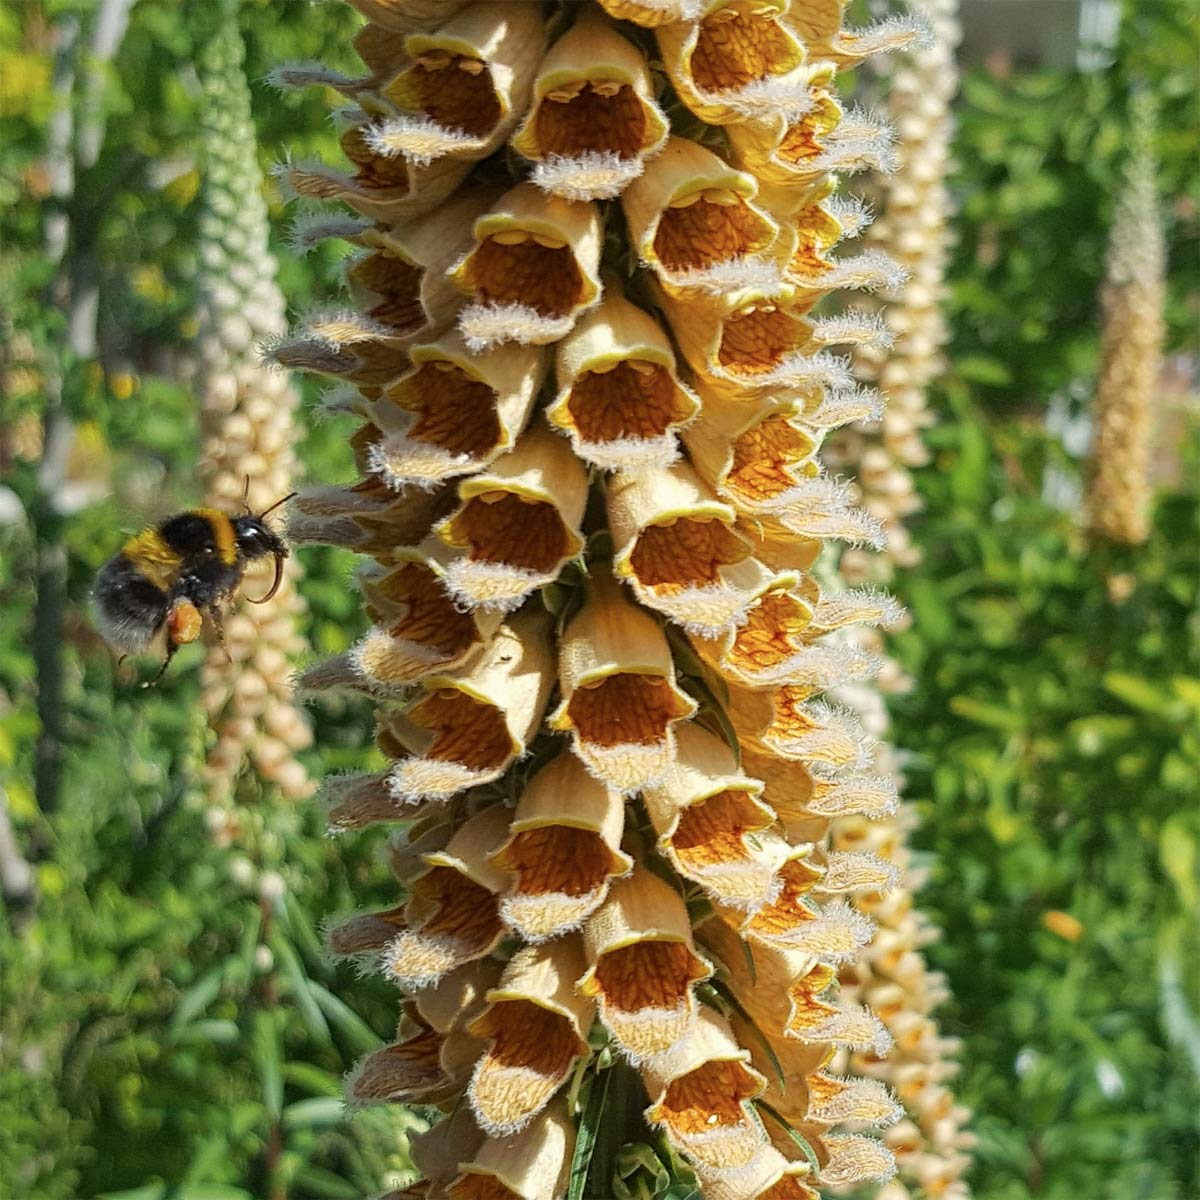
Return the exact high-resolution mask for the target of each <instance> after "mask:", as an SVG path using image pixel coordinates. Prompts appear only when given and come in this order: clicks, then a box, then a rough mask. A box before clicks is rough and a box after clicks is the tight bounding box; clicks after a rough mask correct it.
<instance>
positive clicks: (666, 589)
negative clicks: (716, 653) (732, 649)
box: [608, 463, 761, 635]
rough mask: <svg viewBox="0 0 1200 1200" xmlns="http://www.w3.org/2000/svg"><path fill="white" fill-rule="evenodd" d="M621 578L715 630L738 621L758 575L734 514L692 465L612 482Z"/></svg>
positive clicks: (682, 617) (673, 612)
mask: <svg viewBox="0 0 1200 1200" xmlns="http://www.w3.org/2000/svg"><path fill="white" fill-rule="evenodd" d="M608 519H609V523H610V525H611V527H612V535H613V546H614V550H615V556H614V559H613V569H614V571H615V572H616V574H617V577H618V578H621V579H626V580H628V581H629V584H630V586H631V587H632V588H633V592H634V594H635V595H636V596H637V598H638V599H639V600H640V601H641V602H642V603H643V604H646V605H649V606H650V607H651V608H656V609H658V611H659V612H661V613H663V614H665V615H666V616H668V617H670V619H671V620H672V621H676V622H678V623H679V624H681V625H683V626H684V627H685V628H686V629H687V630H688V631H689V632H695V633H701V634H709V635H713V634H716V633H719V632H720V631H721V630H723V629H728V628H730V627H732V626H734V625H737V624H738V623H740V621H741V620H742V619H743V617H744V614H745V611H746V606H747V605H748V604H749V603H750V602H751V601H752V600H753V599H754V596H755V594H756V590H757V586H758V583H759V578H760V574H761V572H760V570H759V568H758V564H757V563H755V562H753V561H752V560H751V559H750V549H751V547H750V544H749V543H748V542H747V541H746V539H745V538H743V537H742V536H741V535H740V534H738V533H737V532H736V531H735V530H734V524H735V522H736V514H735V513H734V511H733V509H732V508H730V507H729V505H727V504H723V503H721V501H719V500H717V499H716V498H715V497H714V496H713V495H712V494H711V493H710V492H709V491H708V490H707V489H706V488H705V487H704V485H703V484H702V483H701V482H700V480H699V478H698V477H697V475H696V473H695V472H694V471H693V470H692V469H691V467H689V466H686V465H684V464H682V463H681V464H678V465H676V466H673V467H658V468H649V469H647V470H645V471H642V472H641V473H639V474H622V475H618V476H616V477H615V478H614V479H613V480H612V481H611V482H610V484H609V486H608Z"/></svg>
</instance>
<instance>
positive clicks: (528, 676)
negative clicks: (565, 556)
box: [388, 610, 553, 799]
mask: <svg viewBox="0 0 1200 1200" xmlns="http://www.w3.org/2000/svg"><path fill="white" fill-rule="evenodd" d="M548 627H549V618H548V617H547V616H546V615H544V614H542V613H539V612H537V611H536V610H533V611H529V612H522V613H518V614H517V615H516V616H515V617H513V618H512V619H511V620H510V621H509V622H508V623H507V624H505V625H503V626H502V627H501V628H500V630H499V631H498V632H497V633H496V635H495V637H494V638H493V639H492V643H491V645H490V646H489V647H488V649H487V651H486V653H485V654H484V655H483V656H482V657H481V658H480V659H479V661H478V662H476V663H475V664H474V665H473V666H471V667H470V668H468V669H467V670H464V671H462V672H461V673H459V674H454V675H433V676H430V677H428V678H426V679H424V680H423V681H422V687H423V689H424V694H423V695H422V696H421V697H420V698H419V699H417V700H416V701H415V702H414V703H413V704H412V706H411V707H410V708H409V709H408V710H407V711H406V712H405V713H404V715H403V716H402V717H396V718H394V719H393V720H391V721H390V722H389V723H388V730H389V732H390V735H391V738H392V739H393V742H394V749H395V755H394V756H395V757H399V761H398V762H397V763H396V764H395V766H393V767H392V771H391V789H392V793H393V794H394V795H395V796H396V797H397V799H419V798H422V797H428V798H431V799H446V798H448V797H450V796H452V795H454V794H455V793H456V792H460V791H463V790H465V789H466V788H469V787H475V786H477V785H478V784H481V783H489V782H490V781H491V780H493V779H498V778H499V777H500V776H501V775H502V774H503V773H504V771H505V770H506V769H507V768H508V766H509V765H510V764H511V763H512V762H513V761H514V760H515V759H517V758H519V757H520V756H521V755H522V754H524V753H525V748H526V745H527V744H528V742H529V740H530V739H531V738H532V736H533V734H534V732H535V731H536V730H537V728H538V725H539V724H540V722H541V719H542V712H543V710H544V708H545V705H546V700H547V698H548V696H549V693H550V687H551V684H552V683H553V674H552V670H553V668H552V664H551V661H550V657H549V650H548V647H547V646H546V644H545V643H546V632H547V629H548ZM389 749H392V745H391V744H389ZM405 750H409V751H410V753H408V754H405Z"/></svg>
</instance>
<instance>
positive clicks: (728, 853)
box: [643, 723, 788, 909]
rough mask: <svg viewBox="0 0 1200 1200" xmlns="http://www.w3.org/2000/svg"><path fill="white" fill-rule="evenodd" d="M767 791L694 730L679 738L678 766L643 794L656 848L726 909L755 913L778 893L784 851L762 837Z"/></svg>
mask: <svg viewBox="0 0 1200 1200" xmlns="http://www.w3.org/2000/svg"><path fill="white" fill-rule="evenodd" d="M761 791H762V785H761V784H760V783H759V782H758V780H756V779H751V778H749V777H748V776H746V775H743V774H742V773H741V771H740V770H739V769H738V765H737V762H736V760H735V758H734V755H733V752H732V750H730V748H729V747H728V746H727V745H726V744H725V742H724V741H723V740H722V739H721V738H718V737H716V736H715V735H714V734H711V733H708V732H707V731H706V730H703V729H700V728H699V727H697V726H696V725H695V724H694V723H693V724H688V725H685V726H683V727H682V728H681V729H680V730H679V733H678V735H677V738H676V759H675V762H674V763H672V766H671V770H670V771H669V772H668V774H667V775H666V777H665V778H664V779H663V780H662V782H661V783H659V784H657V785H655V786H653V787H648V788H646V789H645V790H644V792H643V798H644V800H645V802H646V811H647V812H648V813H649V816H650V823H651V824H652V825H653V826H654V829H655V832H656V833H657V834H658V835H659V837H658V845H659V848H660V850H661V851H662V852H663V854H664V855H665V856H666V858H667V860H668V861H669V862H670V863H671V865H672V866H673V867H674V868H675V869H676V870H677V871H678V872H679V873H680V874H681V875H682V876H684V878H686V879H691V880H692V881H693V882H695V883H698V884H699V885H700V886H701V887H703V888H704V889H705V891H707V892H709V893H710V894H711V895H713V896H714V897H716V898H717V899H718V900H720V901H722V902H723V903H725V904H729V905H733V906H734V907H738V908H746V909H753V908H756V907H758V906H759V905H761V904H763V903H765V902H767V901H768V900H769V899H771V898H772V896H773V895H774V894H775V892H776V891H777V890H778V884H777V882H776V878H775V877H776V872H777V871H778V869H779V867H780V866H781V865H782V863H783V861H784V860H785V858H786V857H787V855H788V847H787V844H786V843H785V842H784V841H783V840H782V839H781V838H779V837H778V836H777V835H775V834H772V833H768V832H764V831H766V830H768V829H769V827H770V826H771V825H772V824H773V823H774V820H775V814H774V813H773V812H772V811H771V810H770V809H769V808H767V806H766V805H765V804H763V803H762V802H761V801H760V800H759V798H758V797H759V794H760V793H761Z"/></svg>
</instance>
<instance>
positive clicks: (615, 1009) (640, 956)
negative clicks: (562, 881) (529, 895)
mask: <svg viewBox="0 0 1200 1200" xmlns="http://www.w3.org/2000/svg"><path fill="white" fill-rule="evenodd" d="M583 945H584V954H585V956H586V958H587V960H588V962H589V963H590V964H591V966H590V967H589V968H588V970H587V972H586V974H585V975H584V976H583V978H582V979H581V980H580V981H579V988H580V991H581V992H582V993H583V994H584V995H585V996H592V997H595V999H596V1001H597V1004H598V1007H599V1011H600V1019H601V1020H602V1021H603V1022H604V1024H605V1025H606V1026H607V1028H608V1030H609V1032H610V1033H611V1034H612V1036H613V1038H614V1039H615V1040H616V1042H617V1043H618V1044H619V1045H620V1046H621V1048H622V1050H624V1052H625V1053H626V1054H627V1055H628V1056H629V1058H630V1059H631V1061H633V1062H635V1063H641V1062H649V1061H652V1060H654V1059H655V1058H657V1057H658V1056H659V1055H662V1054H665V1053H667V1052H668V1051H669V1050H671V1049H672V1047H674V1046H675V1045H676V1044H677V1043H678V1042H679V1041H681V1040H682V1039H683V1038H684V1037H686V1036H687V1034H688V1032H689V1031H690V1030H691V1028H692V1026H693V1024H694V1023H695V1020H696V1015H697V1001H696V998H695V995H694V992H693V987H694V984H695V983H696V982H698V981H699V980H702V979H706V978H708V976H709V975H710V974H711V967H710V966H709V964H708V962H707V961H706V960H705V959H703V958H702V957H701V956H700V955H699V954H697V953H696V950H695V947H694V945H693V943H692V932H691V922H690V920H689V918H688V913H687V909H686V907H685V906H684V903H683V900H682V899H681V898H680V897H679V895H678V893H677V892H675V890H674V889H673V888H671V887H670V885H668V884H666V883H664V882H663V881H662V880H661V879H659V878H658V876H656V875H654V874H652V873H651V872H650V871H648V870H646V869H645V868H641V869H637V868H635V870H634V873H633V874H632V875H631V876H629V877H628V878H626V879H620V880H617V881H615V882H614V883H613V885H612V887H611V889H610V890H609V897H608V902H607V903H606V904H605V905H604V907H603V908H601V909H600V910H599V911H598V912H596V913H594V914H593V915H592V917H591V918H590V919H589V920H588V923H587V924H586V925H585V926H584V931H583Z"/></svg>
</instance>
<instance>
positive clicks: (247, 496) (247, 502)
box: [242, 475, 250, 515]
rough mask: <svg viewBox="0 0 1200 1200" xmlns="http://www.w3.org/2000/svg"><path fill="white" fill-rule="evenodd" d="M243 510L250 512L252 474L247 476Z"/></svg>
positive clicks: (243, 490) (243, 495)
mask: <svg viewBox="0 0 1200 1200" xmlns="http://www.w3.org/2000/svg"><path fill="white" fill-rule="evenodd" d="M242 512H244V513H246V514H247V515H249V513H250V476H249V475H247V476H246V486H245V487H244V488H243V489H242Z"/></svg>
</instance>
